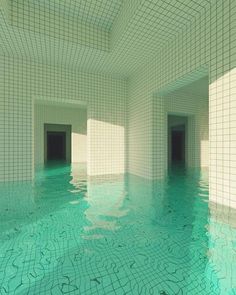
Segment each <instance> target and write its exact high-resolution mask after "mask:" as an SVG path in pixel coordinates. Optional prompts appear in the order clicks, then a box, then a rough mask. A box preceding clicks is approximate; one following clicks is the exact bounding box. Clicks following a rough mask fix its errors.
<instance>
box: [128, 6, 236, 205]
mask: <svg viewBox="0 0 236 295" xmlns="http://www.w3.org/2000/svg"><path fill="white" fill-rule="evenodd" d="M235 16H236V2H235V1H230V0H226V1H225V0H224V1H223V0H222V1H215V2H213V3H211V6H209V7H208V9H206V10H205V11H203V12H202V13H201V14H199V17H198V18H196V19H195V21H194V22H192V24H191V25H188V27H187V28H186V29H185V30H183V32H182V34H179V35H178V36H177V37H176V38H175V40H173V41H172V42H168V44H167V45H165V46H164V47H163V49H162V54H161V55H160V54H158V55H156V58H152V59H151V60H149V62H147V64H146V67H144V68H143V69H142V72H141V73H140V72H139V73H138V74H137V75H136V76H135V77H132V79H131V83H130V97H129V113H128V117H129V120H128V122H129V171H130V172H131V173H134V174H137V175H140V176H143V177H151V178H152V177H153V178H155V177H159V175H161V174H162V173H161V171H163V170H164V168H163V167H164V165H165V151H164V150H163V148H161V149H160V146H161V143H162V142H166V138H165V136H163V134H165V128H166V127H165V126H166V125H165V124H164V117H163V118H162V117H161V116H160V109H161V108H162V105H163V104H164V102H163V100H164V97H162V96H161V95H159V96H158V95H156V96H155V93H158V92H159V91H160V90H161V89H164V88H165V87H169V85H171V83H175V81H176V80H178V79H181V77H186V76H188V75H189V76H191V75H192V73H193V72H194V71H196V69H198V68H201V67H206V68H208V73H209V80H210V81H209V84H210V85H209V113H210V118H209V120H210V124H209V130H210V135H209V138H210V143H209V145H210V199H211V200H213V201H215V202H217V203H223V204H225V205H230V206H233V207H236V174H235V173H236V172H235V171H236V161H235V150H236V149H235V136H236V128H235V126H236V125H235V124H236V123H235V122H236V121H235V119H234V118H235V101H236V95H235V93H236V92H235V85H236V72H235V66H236V34H235V27H236V17H235ZM153 96H155V99H153ZM173 100H174V98H173V99H172V101H173ZM153 103H154V106H155V105H158V107H157V108H155V109H156V111H155V114H153V112H152V110H153ZM176 106H177V102H176ZM199 109H200V115H199V116H200V117H201V118H199V119H200V120H201V121H202V125H200V130H199V132H200V136H202V137H203V138H204V137H207V131H205V128H206V127H207V117H205V116H203V115H202V113H201V110H202V107H200V106H199ZM172 110H173V111H175V108H174V107H172ZM203 110H204V108H203ZM157 118H159V119H157ZM154 136H155V139H154ZM202 144H203V146H204V148H206V149H207V143H206V142H205V143H202ZM155 147H156V148H155ZM153 152H155V154H157V155H158V156H157V157H156V158H155V157H154V158H153V161H152V157H153V156H152V155H153ZM163 159H164V160H163ZM207 161H208V160H207V157H206V158H203V162H204V163H207ZM204 165H205V164H204Z"/></svg>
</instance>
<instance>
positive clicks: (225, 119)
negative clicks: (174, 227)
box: [0, 0, 236, 207]
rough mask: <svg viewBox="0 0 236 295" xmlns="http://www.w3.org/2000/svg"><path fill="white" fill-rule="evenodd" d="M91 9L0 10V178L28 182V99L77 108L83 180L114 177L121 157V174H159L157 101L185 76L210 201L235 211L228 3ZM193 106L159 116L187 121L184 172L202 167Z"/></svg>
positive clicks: (182, 103)
mask: <svg viewBox="0 0 236 295" xmlns="http://www.w3.org/2000/svg"><path fill="white" fill-rule="evenodd" d="M51 3H53V5H51ZM102 3H103V4H104V5H102V4H101V1H92V2H90V1H82V0H81V1H79V2H78V3H77V2H76V5H75V7H74V9H71V6H70V5H69V4H68V2H66V1H61V2H60V5H59V2H58V1H53V2H51V1H42V2H40V3H39V2H37V1H27V3H26V2H24V1H20V2H19V1H16V0H14V1H9V2H7V1H6V0H5V1H1V2H0V12H1V19H0V39H1V43H0V66H1V71H0V104H1V106H2V107H1V109H0V112H1V117H0V120H1V121H0V122H1V127H0V128H1V129H0V132H1V137H2V140H1V141H0V150H1V151H2V152H1V154H0V159H1V166H0V180H1V181H7V180H23V179H30V178H31V177H32V170H33V169H32V167H33V163H32V159H33V144H32V142H33V136H34V134H33V127H32V125H33V124H32V122H33V98H34V97H37V96H45V97H49V98H50V99H52V100H54V101H57V102H66V101H67V100H73V101H78V102H82V103H85V104H86V106H87V111H88V113H87V115H88V119H89V120H90V121H89V127H88V141H89V146H88V157H89V159H90V160H91V162H90V163H89V173H90V174H91V175H95V174H97V173H98V174H106V173H122V171H125V168H126V164H125V159H128V170H129V172H131V173H133V174H137V175H139V176H142V177H145V178H160V177H163V175H164V174H165V173H164V172H165V170H166V142H167V139H166V134H167V131H166V112H167V111H166V104H168V100H166V93H165V94H163V92H162V91H163V89H164V90H168V95H169V94H170V89H172V92H173V91H174V92H176V91H177V89H176V87H177V86H178V87H179V86H186V84H187V83H186V81H188V80H191V79H193V77H194V75H195V74H196V73H197V74H196V75H197V76H199V78H200V77H202V75H203V74H204V75H205V74H208V76H209V84H210V92H209V112H210V124H209V129H210V143H209V147H210V195H211V198H212V200H214V201H215V202H219V203H223V204H228V205H230V206H234V207H236V204H235V203H236V184H235V183H236V181H235V165H234V163H235V152H234V151H235V147H234V142H235V140H234V137H235V120H234V117H235V113H234V112H235V106H234V104H235V100H236V97H235V83H236V82H235V70H234V69H233V68H235V64H236V46H235V42H236V34H235V30H234V27H235V25H236V1H232V0H219V1H207V0H199V1H184V0H180V1H175V0H173V1H165V0H164V1H155V0H150V1H145V0H132V1H129V2H128V1H126V2H125V3H124V1H123V2H122V1H120V0H113V1H110V5H111V6H108V5H107V3H108V2H107V1H105V0H104V1H102ZM81 4H83V7H84V10H83V11H84V13H83V14H80V15H79V14H78V11H80V9H79V7H80V5H81ZM99 5H100V6H99ZM99 7H100V9H99V15H100V16H99V18H97V13H98V8H99ZM37 8H38V9H37ZM31 13H32V14H31ZM76 13H77V14H76ZM75 15H77V16H78V20H77V19H75V18H74V17H75ZM32 16H33V17H32ZM79 32H81V34H77V33H79ZM198 69H203V71H200V72H201V74H200V75H199V73H198ZM95 73H96V74H95ZM193 93H194V91H193ZM127 98H128V99H127ZM202 99H203V100H204V99H206V97H204V98H203V97H200V96H199V95H195V93H194V95H193V96H192V97H190V96H188V97H187V96H185V97H183V96H182V97H181V98H178V99H175V97H174V96H173V97H172V98H171V99H170V100H171V104H172V106H171V111H173V112H176V111H177V108H178V112H180V113H186V114H189V115H190V118H191V120H190V121H191V122H190V125H191V126H192V127H191V128H192V130H195V131H194V132H195V135H194V138H195V140H194V143H193V141H192V143H189V144H190V145H191V150H192V151H194V152H193V153H192V154H191V156H190V157H189V161H191V162H192V163H193V166H197V163H200V164H199V165H203V166H205V165H207V162H208V160H207V157H206V152H205V151H203V148H204V150H205V149H207V145H208V144H207V139H208V132H207V131H206V130H205V129H207V125H208V124H207V123H208V122H207V121H208V118H207V114H206V110H207V106H206V105H204V103H205V102H203V105H200V104H201V102H200V101H202ZM196 100H197V101H198V102H199V105H196ZM177 101H178V102H177ZM193 101H194V104H193V103H192V102H193ZM190 104H191V105H190ZM187 106H188V107H189V108H188V107H187ZM193 106H194V107H193ZM195 107H196V108H195ZM202 110H203V112H202ZM127 126H128V130H127ZM194 126H195V127H194ZM113 130H114V132H117V134H118V136H117V138H115V136H114V132H113ZM97 134H99V135H102V136H100V137H99V136H98V135H97ZM109 137H110V139H109ZM118 139H120V145H119V144H118ZM126 139H127V142H125V140H126ZM102 140H105V142H106V144H107V145H106V146H105V144H103V142H102ZM195 144H197V145H198V146H199V148H198V149H196V148H195V147H194V145H195ZM118 146H119V148H120V149H121V151H118ZM98 151H99V152H98ZM126 151H128V153H126ZM95 155H96V156H95Z"/></svg>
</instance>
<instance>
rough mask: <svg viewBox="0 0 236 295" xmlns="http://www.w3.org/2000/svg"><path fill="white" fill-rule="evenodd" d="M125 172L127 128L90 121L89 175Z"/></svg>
mask: <svg viewBox="0 0 236 295" xmlns="http://www.w3.org/2000/svg"><path fill="white" fill-rule="evenodd" d="M124 172H125V127H124V126H119V125H115V124H111V123H109V122H102V121H98V120H93V119H89V120H88V175H91V176H92V175H103V174H120V173H124Z"/></svg>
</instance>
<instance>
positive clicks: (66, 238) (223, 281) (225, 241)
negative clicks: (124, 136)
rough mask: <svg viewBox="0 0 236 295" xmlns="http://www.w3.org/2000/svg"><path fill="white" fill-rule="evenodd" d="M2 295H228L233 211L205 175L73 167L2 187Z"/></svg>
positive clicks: (235, 260) (234, 241)
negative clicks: (213, 197)
mask: <svg viewBox="0 0 236 295" xmlns="http://www.w3.org/2000/svg"><path fill="white" fill-rule="evenodd" d="M0 196H1V197H0V205H1V206H0V213H1V215H0V216H1V217H0V229H1V231H0V242H1V243H0V294H1V295H5V294H33V295H37V294H82V295H87V294H88V295H92V294H115V295H120V294H122V295H124V294H135V295H136V294H154V295H158V294H161V295H167V294H168V295H173V294H187V295H192V294H203V295H205V294H211V295H213V294H230V295H232V294H236V229H235V225H236V222H235V212H233V211H230V210H228V209H226V208H223V207H219V206H217V207H216V206H214V205H213V204H210V203H209V202H208V174H207V171H204V170H203V171H198V170H184V169H181V168H179V169H178V168H176V169H175V170H172V171H171V172H170V174H169V177H168V178H166V179H165V180H163V181H155V182H154V181H147V180H143V179H141V178H138V177H135V176H132V175H126V176H123V175H119V176H105V177H95V178H91V179H87V177H86V174H85V169H84V167H82V166H80V165H73V166H69V165H54V166H48V167H47V168H44V169H38V170H37V172H36V180H35V183H34V184H33V185H31V184H29V183H23V184H22V183H19V184H18V183H14V184H11V185H2V186H1V187H0Z"/></svg>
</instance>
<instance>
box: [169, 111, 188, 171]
mask: <svg viewBox="0 0 236 295" xmlns="http://www.w3.org/2000/svg"><path fill="white" fill-rule="evenodd" d="M187 123H188V117H186V116H177V115H168V164H169V165H170V166H172V165H176V164H177V165H178V166H179V164H180V165H181V166H182V165H185V164H186V154H187V153H186V150H187V147H186V141H187Z"/></svg>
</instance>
